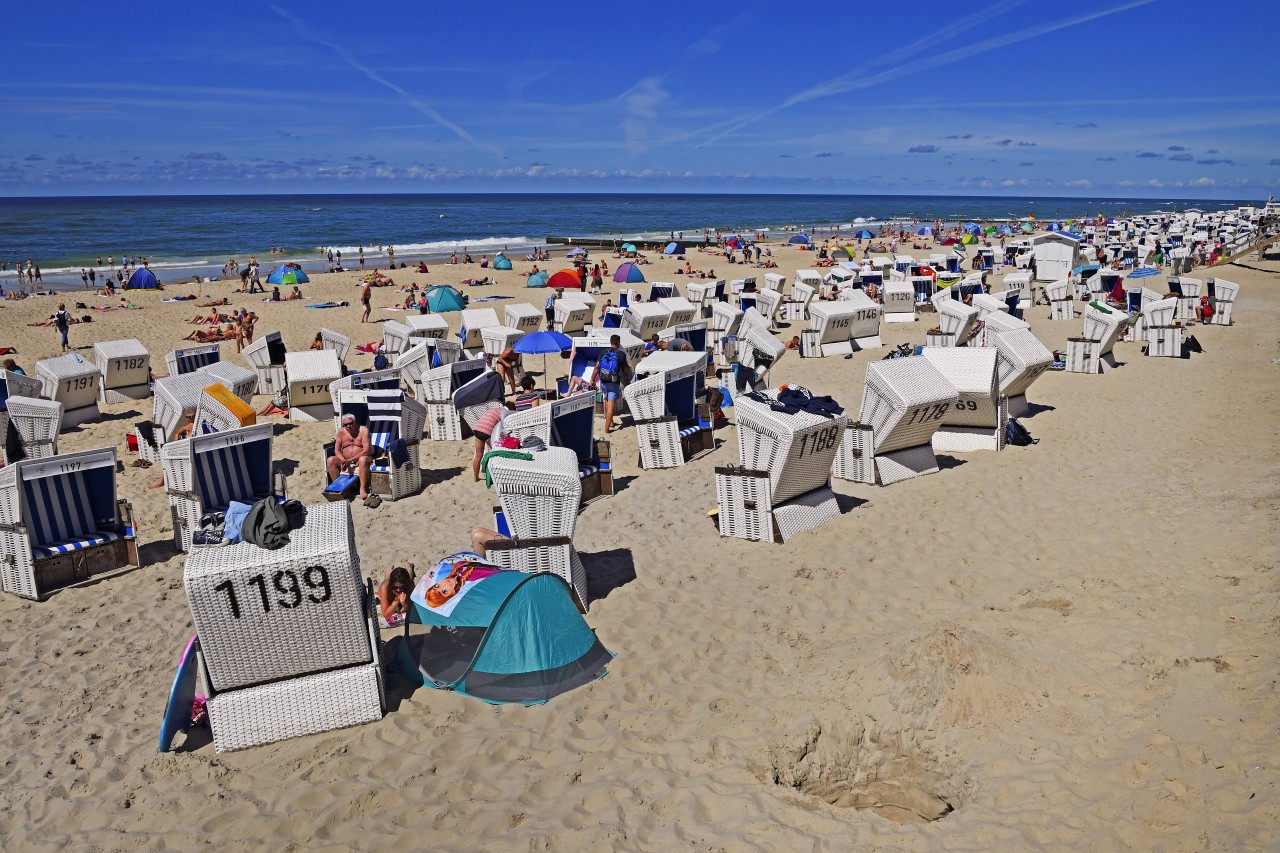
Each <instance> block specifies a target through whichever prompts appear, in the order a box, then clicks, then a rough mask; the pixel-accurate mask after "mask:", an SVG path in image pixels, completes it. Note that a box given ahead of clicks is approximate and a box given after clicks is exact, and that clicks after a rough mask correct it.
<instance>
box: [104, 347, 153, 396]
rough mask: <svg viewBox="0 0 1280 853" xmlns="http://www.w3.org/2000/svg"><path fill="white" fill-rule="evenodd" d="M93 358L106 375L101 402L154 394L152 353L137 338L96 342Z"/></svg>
mask: <svg viewBox="0 0 1280 853" xmlns="http://www.w3.org/2000/svg"><path fill="white" fill-rule="evenodd" d="M93 357H94V361H96V362H97V364H98V372H99V373H101V374H102V382H101V384H100V385H99V388H98V400H99V401H100V402H103V403H125V402H129V401H132V400H145V399H146V398H147V397H150V396H151V354H150V353H148V352H147V348H146V347H144V346H143V345H142V342H141V341H139V340H138V339H137V338H127V339H125V340H119V341H99V342H97V343H96V344H94V345H93Z"/></svg>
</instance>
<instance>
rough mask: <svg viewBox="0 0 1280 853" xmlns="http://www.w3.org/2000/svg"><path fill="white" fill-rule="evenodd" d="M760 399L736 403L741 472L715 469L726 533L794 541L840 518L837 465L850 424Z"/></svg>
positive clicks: (773, 393)
mask: <svg viewBox="0 0 1280 853" xmlns="http://www.w3.org/2000/svg"><path fill="white" fill-rule="evenodd" d="M764 395H765V397H766V399H768V400H773V399H775V398H776V397H777V392H776V391H769V392H764ZM753 396H754V395H752V396H747V395H740V396H738V397H737V398H736V399H735V400H734V416H735V420H736V421H737V427H738V461H739V463H740V467H726V468H716V471H715V474H716V500H717V504H718V506H719V512H718V520H719V526H720V535H721V536H733V537H737V538H740V539H750V540H754V541H757V542H786V541H788V540H790V539H791V538H792V537H793V536H795V535H796V534H797V533H802V532H804V531H806V530H811V529H813V528H814V527H817V526H818V525H820V524H822V523H824V522H826V521H829V520H831V519H833V518H835V517H836V516H838V515H839V514H840V507H839V504H838V503H837V501H836V496H835V493H834V492H833V491H831V466H832V462H833V460H834V458H835V454H836V450H837V448H838V447H839V446H840V437H841V435H842V434H843V433H844V431H845V426H846V424H847V422H848V419H847V417H846V416H845V415H843V414H841V415H838V416H835V417H830V418H828V417H823V416H821V415H816V414H810V413H809V412H803V411H802V412H798V413H796V414H787V413H785V412H775V411H773V410H772V409H771V408H770V405H769V403H768V402H761V401H758V400H755V399H753V398H752V397H753Z"/></svg>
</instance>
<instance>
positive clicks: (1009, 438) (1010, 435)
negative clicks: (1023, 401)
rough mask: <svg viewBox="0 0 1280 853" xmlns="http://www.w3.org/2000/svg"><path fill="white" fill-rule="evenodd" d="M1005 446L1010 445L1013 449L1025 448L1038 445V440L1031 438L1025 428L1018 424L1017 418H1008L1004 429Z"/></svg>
mask: <svg viewBox="0 0 1280 853" xmlns="http://www.w3.org/2000/svg"><path fill="white" fill-rule="evenodd" d="M1004 440H1005V444H1011V445H1013V446H1014V447H1027V446H1028V445H1032V444H1039V443H1040V439H1038V438H1032V437H1031V433H1030V432H1028V431H1027V428H1026V427H1024V426H1023V425H1022V424H1020V423H1018V419H1017V418H1009V423H1008V424H1006V425H1005V428H1004Z"/></svg>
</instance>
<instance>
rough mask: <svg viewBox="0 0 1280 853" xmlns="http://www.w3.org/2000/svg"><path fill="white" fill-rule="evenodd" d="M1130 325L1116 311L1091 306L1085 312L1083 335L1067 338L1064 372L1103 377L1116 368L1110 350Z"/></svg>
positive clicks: (1125, 315)
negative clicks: (1093, 374)
mask: <svg viewBox="0 0 1280 853" xmlns="http://www.w3.org/2000/svg"><path fill="white" fill-rule="evenodd" d="M1128 324H1129V315H1128V314H1126V313H1125V312H1123V311H1121V310H1120V309H1118V308H1101V307H1097V306H1095V305H1094V304H1090V305H1087V306H1086V307H1085V309H1084V333H1083V334H1082V335H1081V336H1080V337H1078V338H1067V370H1070V371H1071V372H1073V373H1106V372H1107V371H1108V370H1110V369H1111V368H1113V367H1115V366H1116V360H1115V356H1114V355H1113V354H1112V352H1111V349H1112V347H1114V346H1115V344H1116V341H1118V340H1120V338H1121V336H1122V335H1123V334H1124V330H1125V328H1126V327H1127V326H1128Z"/></svg>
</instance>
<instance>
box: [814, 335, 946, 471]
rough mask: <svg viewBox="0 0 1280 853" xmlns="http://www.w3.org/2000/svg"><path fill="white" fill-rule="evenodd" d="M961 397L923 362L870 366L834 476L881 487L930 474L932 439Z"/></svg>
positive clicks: (902, 360)
mask: <svg viewBox="0 0 1280 853" xmlns="http://www.w3.org/2000/svg"><path fill="white" fill-rule="evenodd" d="M959 399H960V395H959V392H957V391H956V388H955V386H954V385H952V384H951V383H950V382H948V381H947V379H946V377H945V376H943V375H942V374H941V373H939V372H938V370H937V368H935V367H934V366H933V365H931V364H930V363H929V362H928V361H927V360H925V359H924V358H921V357H911V358H895V359H890V360H888V361H873V362H871V363H870V364H868V365H867V377H866V386H865V388H864V390H863V392H862V406H861V408H860V409H859V413H858V421H857V423H851V424H850V425H849V428H848V429H847V430H845V433H844V436H843V437H842V441H841V444H840V450H839V452H838V453H837V455H836V459H835V465H834V466H833V468H832V472H833V473H834V474H835V476H837V477H840V478H841V479H845V480H853V481H854V482H858V483H870V484H873V485H874V484H877V483H878V484H880V485H882V486H887V485H890V484H891V483H896V482H898V481H900V480H906V479H909V478H911V477H919V476H921V475H923V474H933V473H935V472H936V471H937V470H938V459H937V457H936V456H935V455H934V452H933V434H934V432H936V431H937V429H938V427H939V425H941V423H942V419H943V418H944V417H945V416H946V414H947V412H948V411H950V409H951V407H952V406H954V405H955V404H956V402H957V401H958V400H959Z"/></svg>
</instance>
